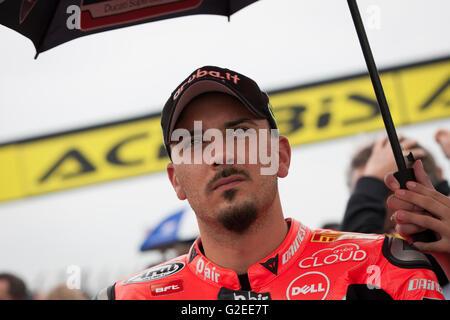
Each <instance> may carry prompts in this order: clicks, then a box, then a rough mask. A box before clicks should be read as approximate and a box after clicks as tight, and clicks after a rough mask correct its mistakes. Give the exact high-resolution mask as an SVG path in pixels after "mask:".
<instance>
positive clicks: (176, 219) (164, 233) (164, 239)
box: [140, 208, 199, 251]
mask: <svg viewBox="0 0 450 320" xmlns="http://www.w3.org/2000/svg"><path fill="white" fill-rule="evenodd" d="M198 235H199V233H198V227H197V222H196V220H195V214H194V212H193V211H192V209H191V208H183V209H181V210H179V211H177V212H175V213H172V214H170V215H169V216H167V217H165V218H164V219H163V220H162V221H161V222H160V223H158V225H156V227H154V228H153V229H152V230H151V231H150V233H149V234H148V235H147V237H146V238H145V240H144V241H143V242H142V244H141V248H140V250H141V251H147V250H152V249H157V248H160V247H162V246H168V245H172V244H175V243H178V242H190V241H193V240H195V238H197V237H198Z"/></svg>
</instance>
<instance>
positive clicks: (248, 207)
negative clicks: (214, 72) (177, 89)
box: [167, 93, 290, 233]
mask: <svg viewBox="0 0 450 320" xmlns="http://www.w3.org/2000/svg"><path fill="white" fill-rule="evenodd" d="M194 121H201V129H202V130H203V132H205V131H208V130H209V129H216V132H219V131H220V132H221V133H222V135H221V137H223V144H219V145H220V146H223V147H220V148H215V149H213V150H212V151H211V152H206V151H208V150H207V148H208V146H211V145H212V142H209V141H203V140H204V139H203V140H202V138H201V133H199V132H194V128H195V124H194ZM197 124H198V122H197ZM197 128H198V126H197ZM175 129H186V130H187V131H190V132H191V136H192V140H190V141H188V143H187V144H186V141H183V142H180V143H179V144H178V145H175V146H174V145H172V159H173V156H174V151H176V152H179V150H181V153H183V152H188V153H189V152H190V154H191V155H193V154H194V152H195V150H197V151H203V155H204V156H203V157H202V161H201V163H178V164H176V163H175V161H174V163H170V164H169V165H168V168H167V170H168V174H169V178H170V180H171V182H172V185H173V186H174V189H175V191H176V192H177V195H178V198H180V199H182V200H184V199H186V198H187V199H188V201H189V203H190V205H191V207H192V209H193V210H194V211H195V213H196V215H197V218H198V219H199V220H201V221H202V222H204V223H206V224H208V225H210V226H213V225H215V226H219V227H224V228H226V229H228V230H230V231H234V232H237V233H242V232H244V231H245V230H247V229H248V227H249V226H250V225H252V224H253V223H254V222H255V221H257V220H258V218H259V217H260V214H261V212H265V211H266V210H267V209H268V208H269V207H270V206H271V205H272V203H273V201H274V198H275V196H276V195H277V176H283V175H285V174H284V173H281V174H280V172H279V171H280V170H278V171H276V172H275V173H274V174H271V175H263V174H261V169H262V168H263V167H264V166H265V165H262V164H261V161H259V160H260V159H259V156H257V159H258V161H256V163H254V162H251V161H250V158H251V157H252V153H254V152H257V153H258V154H259V150H260V149H261V147H263V148H264V149H266V148H267V149H266V150H264V151H267V150H268V153H269V154H270V153H271V152H270V150H271V149H270V148H271V146H272V143H273V141H274V140H271V133H270V127H269V124H268V122H267V120H265V119H258V118H256V117H255V116H254V115H253V113H251V112H250V111H249V110H248V109H247V108H246V107H245V106H244V105H243V104H242V103H241V102H240V101H239V100H237V99H235V98H234V97H231V96H229V95H226V94H222V93H208V94H204V95H202V96H199V97H197V98H196V99H194V100H193V101H191V103H190V104H189V105H188V106H186V108H185V110H184V111H183V113H182V114H181V116H180V118H179V119H178V122H177V125H176V127H175ZM227 129H228V133H227ZM230 129H233V130H230ZM236 129H243V131H242V132H244V131H245V130H247V132H249V131H252V130H254V132H256V133H260V132H265V135H266V137H265V138H266V139H265V141H267V142H266V143H265V145H264V146H262V145H261V144H260V143H259V142H260V141H262V140H264V139H261V136H260V135H258V136H257V141H258V144H257V145H258V147H257V150H255V149H253V148H252V147H251V146H250V139H246V140H245V142H244V143H243V145H244V146H245V147H244V149H242V148H241V149H239V148H238V143H236V144H235V147H234V148H231V149H230V148H228V149H227V143H226V141H225V139H226V138H227V137H228V138H233V139H236V140H235V141H237V140H239V139H245V138H244V135H242V132H241V133H234V134H230V132H233V131H234V130H236ZM260 129H265V130H260ZM217 130H218V131H217ZM217 138H218V136H215V137H214V138H213V139H211V140H212V141H215V139H217ZM282 138H283V139H286V138H284V137H282ZM275 139H277V141H276V142H277V143H278V137H276V138H275ZM191 141H192V143H191ZM216 146H217V145H216ZM241 146H242V145H241ZM180 147H181V148H180ZM282 147H283V148H285V144H283V146H282ZM177 150H178V151H177ZM205 150H206V151H205ZM243 151H244V152H243ZM289 156H290V150H289ZM187 158H188V159H189V158H192V159H193V156H192V157H187ZM230 160H234V161H230ZM239 160H240V162H239V164H238V163H237V162H238V161H239ZM192 162H194V161H192ZM283 165H284V163H283ZM281 171H283V170H281ZM286 174H287V172H286Z"/></svg>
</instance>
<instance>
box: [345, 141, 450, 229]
mask: <svg viewBox="0 0 450 320" xmlns="http://www.w3.org/2000/svg"><path fill="white" fill-rule="evenodd" d="M399 140H400V144H401V147H402V150H403V151H404V155H405V156H406V155H407V154H408V153H409V152H412V154H413V155H414V158H415V159H421V160H422V163H423V166H424V168H425V171H426V172H427V174H428V176H429V177H430V180H431V182H432V184H433V185H434V186H435V188H436V190H438V191H439V192H441V193H442V194H444V195H449V194H450V187H449V185H448V182H447V181H446V180H445V179H444V178H443V175H442V169H441V168H440V167H439V166H438V165H437V164H436V161H435V160H434V158H433V156H432V155H431V153H430V152H429V151H427V150H426V149H425V148H424V147H422V146H420V145H419V144H418V143H417V141H415V140H412V139H405V138H404V137H399ZM395 171H397V165H396V163H395V159H394V155H393V153H392V149H391V145H390V143H389V141H388V140H387V139H386V138H379V139H377V140H376V141H375V142H374V143H371V144H369V145H367V146H365V147H363V148H361V149H360V150H358V152H356V154H355V155H354V156H353V158H352V161H351V164H350V169H349V172H348V177H347V181H348V185H349V187H350V190H351V196H350V198H349V200H348V202H347V206H346V210H345V213H344V218H343V220H342V223H341V230H342V231H348V232H361V233H379V234H382V233H388V234H389V233H392V232H393V231H394V230H393V229H394V223H393V222H392V221H391V219H390V217H391V216H392V213H393V211H392V210H390V209H389V208H388V207H387V206H386V199H387V197H388V196H389V195H390V194H391V192H390V190H389V189H388V188H387V187H386V185H385V184H384V182H383V180H384V177H385V176H386V175H387V174H388V173H389V172H395Z"/></svg>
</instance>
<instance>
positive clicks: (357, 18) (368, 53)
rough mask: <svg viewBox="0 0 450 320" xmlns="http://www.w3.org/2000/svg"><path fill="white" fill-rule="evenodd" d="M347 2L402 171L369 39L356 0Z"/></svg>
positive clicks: (391, 122) (395, 139) (397, 146)
mask: <svg viewBox="0 0 450 320" xmlns="http://www.w3.org/2000/svg"><path fill="white" fill-rule="evenodd" d="M347 2H348V6H349V8H350V12H351V14H352V18H353V23H354V24H355V29H356V32H357V34H358V38H359V43H360V44H361V49H362V52H363V54H364V59H365V61H366V64H367V69H368V71H369V75H370V79H371V80H372V85H373V89H374V91H375V95H376V97H377V101H378V105H379V108H380V111H381V116H382V118H383V122H384V126H385V127H386V132H387V135H388V138H389V142H390V143H391V146H392V151H393V152H394V157H395V162H396V163H397V168H398V169H399V171H404V170H405V169H406V164H405V159H404V158H403V152H402V148H401V147H400V142H399V141H398V137H397V133H396V130H395V126H394V122H393V121H392V117H391V113H390V111H389V106H388V104H387V101H386V96H385V95H384V90H383V86H382V84H381V81H380V77H379V75H378V71H377V67H376V65H375V61H374V59H373V55H372V50H371V49H370V45H369V41H368V39H367V35H366V32H365V30H364V24H363V22H362V19H361V15H360V14H359V10H358V5H357V4H356V0H347Z"/></svg>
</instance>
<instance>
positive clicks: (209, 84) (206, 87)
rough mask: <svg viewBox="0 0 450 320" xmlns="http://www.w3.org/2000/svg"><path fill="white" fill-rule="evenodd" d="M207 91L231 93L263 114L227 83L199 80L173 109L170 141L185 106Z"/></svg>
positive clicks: (185, 92)
mask: <svg viewBox="0 0 450 320" xmlns="http://www.w3.org/2000/svg"><path fill="white" fill-rule="evenodd" d="M207 92H222V93H226V94H229V95H231V96H233V97H235V98H237V99H238V100H239V101H240V102H242V104H243V105H245V106H246V107H247V108H248V109H249V110H250V111H251V112H253V113H254V114H255V115H256V116H261V115H259V114H257V112H255V110H253V108H252V107H251V106H249V104H248V103H247V102H246V101H244V99H242V98H241V97H240V96H239V95H238V94H237V93H235V92H234V91H233V90H231V89H230V88H228V87H227V86H226V85H224V84H222V83H220V82H217V81H213V80H202V81H198V82H197V83H194V84H193V85H191V86H190V87H189V88H187V89H186V90H185V91H184V92H183V93H182V95H181V97H179V98H178V99H180V100H179V101H178V103H177V105H176V107H175V110H174V111H173V115H172V119H171V121H170V126H169V132H168V135H169V136H168V137H167V138H168V141H170V135H171V133H172V131H173V129H174V128H175V124H176V123H177V121H178V118H179V117H180V115H181V113H182V112H183V110H184V108H185V107H186V106H187V105H188V104H189V102H191V101H192V100H193V99H194V98H195V97H197V96H199V95H201V94H203V93H207Z"/></svg>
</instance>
